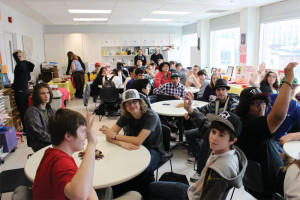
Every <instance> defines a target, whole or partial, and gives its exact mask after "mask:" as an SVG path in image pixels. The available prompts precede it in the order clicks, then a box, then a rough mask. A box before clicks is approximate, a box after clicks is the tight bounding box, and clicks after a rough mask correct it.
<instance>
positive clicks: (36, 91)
mask: <svg viewBox="0 0 300 200" xmlns="http://www.w3.org/2000/svg"><path fill="white" fill-rule="evenodd" d="M42 88H47V89H48V90H49V93H50V99H49V102H48V103H47V105H46V106H49V105H50V104H51V103H52V99H53V93H52V90H51V88H50V86H49V85H48V84H47V83H44V82H42V83H39V84H36V86H34V88H33V94H32V99H31V101H32V105H34V106H36V107H38V106H39V105H40V104H41V103H42V102H43V101H42V99H41V97H40V90H41V89H42Z"/></svg>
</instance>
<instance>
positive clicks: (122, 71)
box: [117, 62, 129, 83]
mask: <svg viewBox="0 0 300 200" xmlns="http://www.w3.org/2000/svg"><path fill="white" fill-rule="evenodd" d="M117 72H118V76H119V78H120V79H122V83H124V81H125V80H126V78H127V77H128V76H129V75H128V71H127V70H126V69H124V65H123V63H121V62H118V63H117Z"/></svg>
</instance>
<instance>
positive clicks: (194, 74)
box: [185, 65, 200, 88]
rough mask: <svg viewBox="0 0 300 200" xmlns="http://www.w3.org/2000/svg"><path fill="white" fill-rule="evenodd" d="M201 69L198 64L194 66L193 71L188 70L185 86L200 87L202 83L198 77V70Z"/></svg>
mask: <svg viewBox="0 0 300 200" xmlns="http://www.w3.org/2000/svg"><path fill="white" fill-rule="evenodd" d="M199 70H200V67H199V66H198V65H195V66H194V67H193V71H190V70H189V71H188V72H187V77H186V83H185V87H190V86H191V87H196V88H200V83H199V80H197V79H198V71H199Z"/></svg>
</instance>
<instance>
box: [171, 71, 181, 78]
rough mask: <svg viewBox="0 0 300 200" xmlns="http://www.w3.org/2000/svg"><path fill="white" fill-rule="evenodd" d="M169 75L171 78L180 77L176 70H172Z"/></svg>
mask: <svg viewBox="0 0 300 200" xmlns="http://www.w3.org/2000/svg"><path fill="white" fill-rule="evenodd" d="M170 77H171V78H172V77H180V74H179V73H178V72H177V71H175V72H172V74H171V76H170Z"/></svg>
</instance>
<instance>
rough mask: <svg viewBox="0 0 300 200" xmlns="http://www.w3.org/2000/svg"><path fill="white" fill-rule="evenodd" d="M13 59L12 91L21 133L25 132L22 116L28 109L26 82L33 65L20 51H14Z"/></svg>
mask: <svg viewBox="0 0 300 200" xmlns="http://www.w3.org/2000/svg"><path fill="white" fill-rule="evenodd" d="M13 57H14V59H15V61H16V63H17V64H16V67H15V70H14V84H13V89H14V93H15V101H16V104H17V108H18V110H19V113H20V117H21V121H22V125H23V131H25V130H24V128H25V123H24V115H25V112H26V110H27V108H28V97H29V94H30V92H29V88H28V81H30V79H31V77H30V72H32V71H33V69H34V64H33V63H31V62H29V61H27V60H25V59H24V53H23V52H22V51H21V50H16V51H14V53H13Z"/></svg>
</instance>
